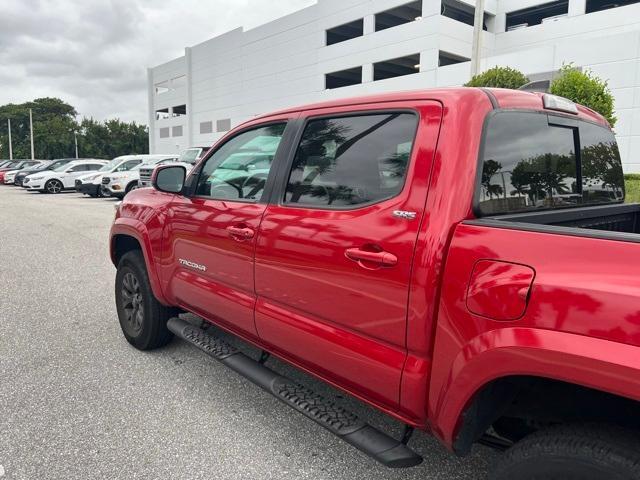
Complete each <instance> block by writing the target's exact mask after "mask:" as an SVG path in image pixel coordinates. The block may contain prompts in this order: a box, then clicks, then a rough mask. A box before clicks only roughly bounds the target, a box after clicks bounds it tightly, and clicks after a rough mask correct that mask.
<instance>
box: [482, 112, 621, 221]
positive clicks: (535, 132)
mask: <svg viewBox="0 0 640 480" xmlns="http://www.w3.org/2000/svg"><path fill="white" fill-rule="evenodd" d="M554 118H557V117H554V116H548V115H543V114H536V113H523V112H502V113H499V114H497V115H495V116H494V117H492V118H491V119H490V120H489V123H488V125H487V128H486V133H485V143H484V152H483V155H482V165H481V168H482V175H481V178H480V186H479V189H480V191H479V195H478V196H479V201H478V208H479V211H480V213H481V214H483V215H496V214H500V213H513V212H523V211H532V210H542V209H550V208H565V207H571V206H579V205H593V204H602V203H609V202H614V201H621V200H622V198H623V196H624V193H623V177H622V167H621V164H620V155H619V153H618V149H617V146H616V141H615V138H614V136H613V133H612V132H611V131H610V130H609V129H607V128H604V127H601V126H598V125H593V124H590V123H587V122H582V121H575V120H572V121H571V122H567V121H562V119H558V120H554ZM579 145H582V148H579V147H578V146H579Z"/></svg>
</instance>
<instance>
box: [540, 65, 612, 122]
mask: <svg viewBox="0 0 640 480" xmlns="http://www.w3.org/2000/svg"><path fill="white" fill-rule="evenodd" d="M550 92H551V93H553V94H554V95H559V96H561V97H565V98H568V99H569V100H573V101H574V102H576V103H579V104H581V105H584V106H585V107H589V108H590V109H592V110H595V111H596V112H598V113H599V114H601V115H602V116H603V117H604V118H606V119H607V120H608V121H609V123H610V124H611V126H612V127H613V126H614V125H615V124H616V120H617V119H616V117H615V116H614V115H613V95H611V91H610V90H609V85H608V84H607V82H606V81H604V80H601V79H600V78H598V77H596V76H595V75H593V74H592V73H591V72H590V71H584V72H581V71H580V70H578V69H577V68H576V67H574V66H573V65H571V64H570V65H565V66H563V67H562V68H561V69H560V76H558V77H557V78H556V79H555V80H553V82H551V88H550Z"/></svg>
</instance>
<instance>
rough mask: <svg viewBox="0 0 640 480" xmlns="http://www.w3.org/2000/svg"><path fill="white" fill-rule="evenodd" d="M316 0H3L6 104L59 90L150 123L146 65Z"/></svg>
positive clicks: (1, 89)
mask: <svg viewBox="0 0 640 480" xmlns="http://www.w3.org/2000/svg"><path fill="white" fill-rule="evenodd" d="M314 3H315V0H0V4H1V6H0V105H4V104H6V103H21V102H24V101H28V100H32V99H34V98H38V97H59V98H62V99H63V100H65V101H66V102H68V103H70V104H71V105H73V106H75V107H76V109H77V110H78V113H79V114H80V115H81V116H87V117H91V116H93V117H94V118H96V119H99V120H104V119H107V118H114V117H118V118H120V119H122V120H126V121H131V120H135V121H138V122H142V123H147V90H146V89H147V84H146V82H147V73H146V68H147V67H149V66H155V65H157V64H160V63H164V62H166V61H168V60H171V59H173V58H175V57H177V56H180V55H182V54H183V53H184V47H185V46H191V45H195V44H197V43H200V42H202V41H204V40H207V39H209V38H211V37H213V36H215V35H217V34H220V33H223V32H226V31H228V30H231V29H233V28H235V27H238V26H244V27H245V29H247V28H250V27H254V26H256V25H260V24H262V23H265V22H268V21H270V20H273V19H274V18H278V17H280V16H282V15H285V14H287V13H291V12H293V11H295V10H299V9H301V8H304V7H306V6H309V5H312V4H314Z"/></svg>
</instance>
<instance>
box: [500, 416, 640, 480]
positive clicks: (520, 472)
mask: <svg viewBox="0 0 640 480" xmlns="http://www.w3.org/2000/svg"><path fill="white" fill-rule="evenodd" d="M639 447H640V436H639V435H638V433H637V432H634V431H628V430H625V429H622V428H618V427H614V426H603V425H600V426H598V425H563V426H559V427H553V428H549V429H546V430H541V431H538V432H536V433H533V434H531V435H529V436H528V437H526V438H524V439H523V440H521V441H520V442H518V443H516V444H515V445H514V446H513V447H511V448H510V449H509V450H507V451H506V452H505V453H504V454H503V455H502V457H501V458H500V459H499V461H498V464H497V465H496V467H495V468H494V470H493V471H492V472H491V474H490V475H489V479H490V480H514V479H517V480H603V479H606V480H640V448H639Z"/></svg>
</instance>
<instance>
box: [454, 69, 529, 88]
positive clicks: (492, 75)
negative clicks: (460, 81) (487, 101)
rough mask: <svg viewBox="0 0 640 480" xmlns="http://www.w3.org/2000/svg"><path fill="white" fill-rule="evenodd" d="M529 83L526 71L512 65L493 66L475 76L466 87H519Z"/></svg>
mask: <svg viewBox="0 0 640 480" xmlns="http://www.w3.org/2000/svg"><path fill="white" fill-rule="evenodd" d="M527 83H529V79H528V78H527V77H526V75H525V74H524V73H522V72H521V71H519V70H516V69H515V68H511V67H493V68H490V69H489V70H487V71H486V72H482V73H481V74H479V75H476V76H475V77H473V78H472V79H471V80H469V82H467V83H465V87H494V88H513V89H518V88H520V87H521V86H523V85H525V84H527Z"/></svg>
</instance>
